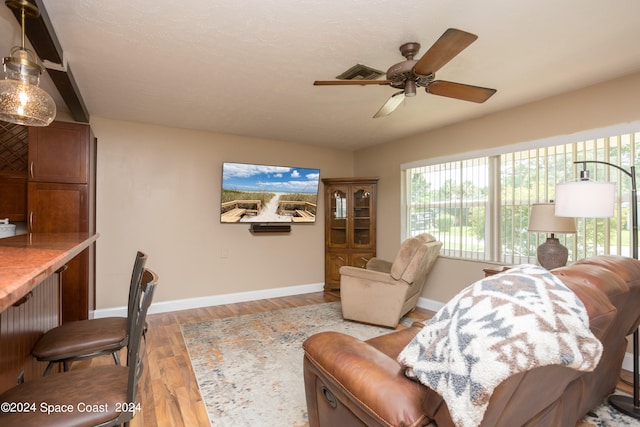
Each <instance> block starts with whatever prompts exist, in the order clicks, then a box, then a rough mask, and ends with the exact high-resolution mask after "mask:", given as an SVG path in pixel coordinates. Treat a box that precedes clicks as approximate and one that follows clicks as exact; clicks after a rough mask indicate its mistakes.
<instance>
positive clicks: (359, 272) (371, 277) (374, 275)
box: [340, 265, 405, 285]
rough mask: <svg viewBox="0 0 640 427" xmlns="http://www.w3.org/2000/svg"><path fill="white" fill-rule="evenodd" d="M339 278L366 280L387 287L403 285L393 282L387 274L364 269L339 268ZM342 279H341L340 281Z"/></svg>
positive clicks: (396, 281)
mask: <svg viewBox="0 0 640 427" xmlns="http://www.w3.org/2000/svg"><path fill="white" fill-rule="evenodd" d="M340 276H349V277H353V278H357V279H362V280H367V281H370V282H378V283H383V284H389V285H396V284H398V283H405V282H403V281H400V280H395V279H394V278H393V277H391V275H390V274H389V273H382V272H379V271H374V270H367V269H365V268H358V267H351V266H347V265H345V266H343V267H340ZM343 279H344V277H341V278H340V280H341V281H342V280H343Z"/></svg>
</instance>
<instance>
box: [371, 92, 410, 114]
mask: <svg viewBox="0 0 640 427" xmlns="http://www.w3.org/2000/svg"><path fill="white" fill-rule="evenodd" d="M402 101H404V91H403V90H401V91H400V92H398V93H394V94H393V95H391V98H389V99H387V102H385V103H384V105H383V106H382V107H381V108H380V109H379V110H378V112H377V113H376V114H375V115H374V116H373V118H374V119H377V118H378V117H384V116H388V115H389V114H391V113H393V111H394V110H395V109H396V108H398V105H400V104H402Z"/></svg>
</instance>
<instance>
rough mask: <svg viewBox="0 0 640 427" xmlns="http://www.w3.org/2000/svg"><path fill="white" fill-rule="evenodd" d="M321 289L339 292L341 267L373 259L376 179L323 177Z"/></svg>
mask: <svg viewBox="0 0 640 427" xmlns="http://www.w3.org/2000/svg"><path fill="white" fill-rule="evenodd" d="M322 182H323V183H324V199H325V200H324V206H325V215H324V217H325V238H324V241H325V256H324V258H325V261H324V289H325V290H340V267H342V266H343V265H349V266H354V267H364V266H365V265H366V264H367V262H368V261H369V260H370V259H371V258H372V257H374V256H376V186H377V183H378V178H377V177H368V178H324V179H323V180H322Z"/></svg>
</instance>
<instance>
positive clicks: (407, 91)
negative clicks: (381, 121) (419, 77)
mask: <svg viewBox="0 0 640 427" xmlns="http://www.w3.org/2000/svg"><path fill="white" fill-rule="evenodd" d="M404 96H416V82H415V81H414V80H412V79H407V81H406V83H405V85H404Z"/></svg>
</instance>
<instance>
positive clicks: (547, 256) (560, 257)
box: [537, 234, 569, 270]
mask: <svg viewBox="0 0 640 427" xmlns="http://www.w3.org/2000/svg"><path fill="white" fill-rule="evenodd" d="M537 255H538V262H539V263H540V265H541V266H543V267H544V268H546V269H547V270H552V269H554V268H558V267H563V266H565V265H567V259H569V250H568V249H567V248H565V247H564V246H562V245H561V244H560V241H559V240H558V239H556V238H555V237H553V234H552V235H551V237H549V238H548V239H547V241H546V242H544V243H543V244H541V245H540V246H538V250H537Z"/></svg>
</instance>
